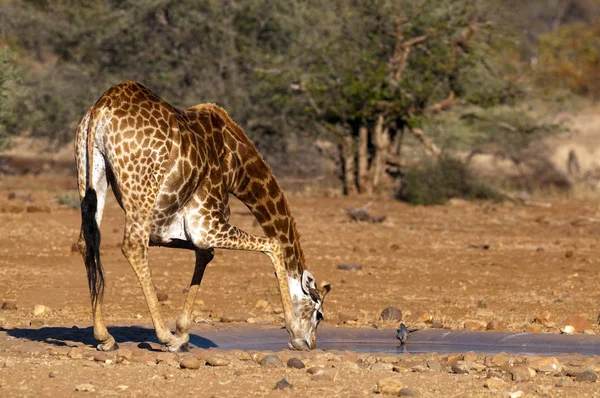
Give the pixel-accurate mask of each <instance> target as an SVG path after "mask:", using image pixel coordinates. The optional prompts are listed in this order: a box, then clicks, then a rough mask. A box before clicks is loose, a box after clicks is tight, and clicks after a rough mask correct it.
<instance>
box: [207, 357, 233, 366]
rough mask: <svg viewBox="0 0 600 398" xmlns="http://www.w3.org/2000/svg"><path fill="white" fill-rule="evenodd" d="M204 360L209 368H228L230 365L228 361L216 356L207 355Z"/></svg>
mask: <svg viewBox="0 0 600 398" xmlns="http://www.w3.org/2000/svg"><path fill="white" fill-rule="evenodd" d="M204 359H205V360H206V364H207V365H210V366H228V365H229V364H230V363H231V361H229V359H227V358H225V357H223V356H221V355H217V354H214V355H209V356H207V357H206V358H204Z"/></svg>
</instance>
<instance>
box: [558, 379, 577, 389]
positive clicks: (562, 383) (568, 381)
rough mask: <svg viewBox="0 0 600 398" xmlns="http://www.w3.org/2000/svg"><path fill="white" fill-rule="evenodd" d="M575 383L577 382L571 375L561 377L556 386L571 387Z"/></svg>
mask: <svg viewBox="0 0 600 398" xmlns="http://www.w3.org/2000/svg"><path fill="white" fill-rule="evenodd" d="M573 384H575V382H574V381H573V380H571V378H570V377H561V378H560V379H558V381H557V382H556V387H570V386H572V385H573Z"/></svg>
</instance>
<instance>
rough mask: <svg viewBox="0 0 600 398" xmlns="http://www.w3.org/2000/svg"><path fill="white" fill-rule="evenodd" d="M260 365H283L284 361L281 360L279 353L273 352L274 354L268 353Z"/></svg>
mask: <svg viewBox="0 0 600 398" xmlns="http://www.w3.org/2000/svg"><path fill="white" fill-rule="evenodd" d="M260 366H265V367H276V366H283V362H281V359H279V357H278V356H277V355H273V354H272V355H267V356H265V357H264V358H263V359H261V360H260Z"/></svg>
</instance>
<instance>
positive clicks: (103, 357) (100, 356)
mask: <svg viewBox="0 0 600 398" xmlns="http://www.w3.org/2000/svg"><path fill="white" fill-rule="evenodd" d="M110 360H111V357H110V356H109V355H108V354H107V353H105V352H97V353H96V354H94V361H96V362H106V361H110Z"/></svg>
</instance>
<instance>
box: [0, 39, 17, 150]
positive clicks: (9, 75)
mask: <svg viewBox="0 0 600 398" xmlns="http://www.w3.org/2000/svg"><path fill="white" fill-rule="evenodd" d="M13 59H14V56H13V54H12V53H11V52H10V51H9V50H8V48H6V47H0V149H2V148H4V147H6V146H7V145H8V144H9V141H8V140H9V137H10V136H11V135H13V134H14V127H15V124H16V121H17V119H16V114H15V112H14V108H15V98H14V96H15V85H16V79H17V77H18V72H17V69H16V66H15V64H14V61H13Z"/></svg>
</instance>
